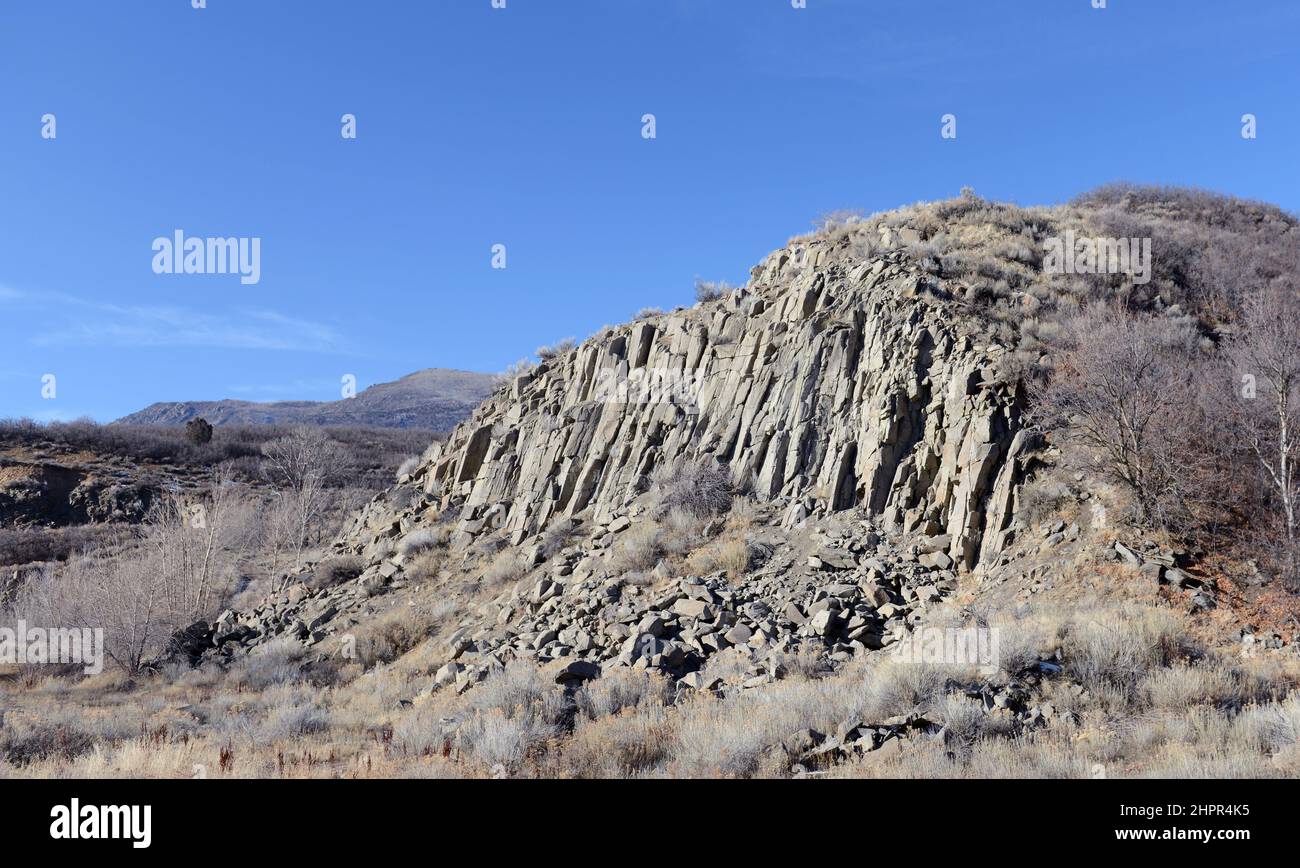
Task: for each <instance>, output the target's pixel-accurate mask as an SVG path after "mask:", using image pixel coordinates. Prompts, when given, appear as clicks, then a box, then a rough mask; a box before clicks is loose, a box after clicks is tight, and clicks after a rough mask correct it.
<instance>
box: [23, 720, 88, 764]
mask: <svg viewBox="0 0 1300 868" xmlns="http://www.w3.org/2000/svg"><path fill="white" fill-rule="evenodd" d="M94 746H95V740H94V739H93V738H92V737H91V736H90V735H89V734H88V733H86V732H83V731H81V730H80V729H76V728H75V727H71V726H67V725H64V724H58V725H56V726H51V727H40V728H38V729H35V730H33V731H32V732H29V733H27V734H25V735H6V736H5V739H4V741H3V742H0V753H3V754H4V758H5V761H6V762H8V763H9V764H10V765H14V766H25V765H28V764H30V763H33V762H40V761H44V760H48V759H60V760H63V761H64V762H71V761H72V760H74V759H76V758H77V757H79V756H81V755H82V754H84V753H87V752H88V751H90V750H92V749H93V748H94Z"/></svg>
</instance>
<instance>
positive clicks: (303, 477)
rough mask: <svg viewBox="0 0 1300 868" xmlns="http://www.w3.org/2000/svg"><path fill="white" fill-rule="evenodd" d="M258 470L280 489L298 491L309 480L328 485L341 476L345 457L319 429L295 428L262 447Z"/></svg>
mask: <svg viewBox="0 0 1300 868" xmlns="http://www.w3.org/2000/svg"><path fill="white" fill-rule="evenodd" d="M262 455H263V456H264V460H263V462H262V470H263V473H264V474H265V475H266V477H267V479H269V480H270V481H271V482H272V483H273V484H275V485H276V486H278V487H280V488H290V489H293V490H294V491H301V490H302V489H303V487H304V486H306V485H308V484H314V483H309V481H310V480H312V479H315V480H318V481H319V483H320V484H322V485H324V484H328V483H330V482H333V481H334V480H336V479H338V478H339V476H340V475H342V473H343V471H344V469H345V468H346V467H347V464H348V455H347V452H345V451H344V449H343V448H342V447H341V446H339V444H338V443H336V442H335V441H334V440H333V439H332V438H331V437H330V436H329V435H328V434H326V433H325V432H324V431H322V430H320V429H319V428H308V427H300V428H295V429H293V430H292V431H290V432H289V433H288V434H286V435H285V436H283V437H277V438H276V439H275V440H272V441H270V442H269V443H265V444H263V446H262Z"/></svg>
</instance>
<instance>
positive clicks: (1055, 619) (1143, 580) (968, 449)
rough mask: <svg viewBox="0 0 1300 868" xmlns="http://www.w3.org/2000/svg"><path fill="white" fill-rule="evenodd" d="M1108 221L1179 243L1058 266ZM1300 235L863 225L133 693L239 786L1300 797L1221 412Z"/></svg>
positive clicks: (568, 372) (1296, 658)
mask: <svg viewBox="0 0 1300 868" xmlns="http://www.w3.org/2000/svg"><path fill="white" fill-rule="evenodd" d="M1067 233H1077V234H1079V235H1089V234H1091V235H1097V236H1104V235H1117V236H1120V237H1124V238H1138V239H1141V238H1146V239H1149V240H1151V241H1152V242H1153V243H1152V245H1151V248H1152V249H1153V250H1154V251H1155V255H1154V256H1153V258H1152V260H1151V261H1150V262H1149V263H1146V265H1149V270H1147V271H1146V272H1145V273H1144V274H1143V275H1142V276H1141V277H1140V278H1138V277H1137V276H1136V275H1135V274H1132V273H1124V272H1106V271H1102V272H1100V273H1095V272H1094V273H1084V272H1076V273H1071V274H1065V275H1062V274H1056V273H1052V272H1051V270H1050V269H1048V268H1046V267H1045V264H1044V263H1045V260H1044V257H1043V250H1044V249H1045V247H1046V246H1049V243H1050V241H1051V239H1054V238H1058V237H1061V236H1064V235H1066V234H1067ZM1298 233H1300V224H1298V223H1297V221H1296V219H1295V218H1294V217H1293V216H1291V215H1289V214H1286V213H1284V212H1281V211H1279V210H1278V209H1275V208H1272V207H1271V206H1266V205H1261V204H1259V203H1250V202H1238V201H1236V200H1231V199H1227V198H1224V197H1216V196H1212V195H1210V194H1204V193H1200V192H1196V191H1183V190H1161V189H1154V188H1107V189H1103V190H1100V191H1097V192H1095V193H1093V194H1090V195H1089V196H1087V197H1083V198H1081V199H1079V200H1077V201H1075V202H1072V203H1070V204H1067V205H1061V206H1055V207H1050V208H1046V207H1044V208H1019V207H1016V206H1013V205H1006V204H1000V203H994V202H988V201H985V200H982V199H979V198H978V197H975V196H974V195H973V194H970V193H966V194H964V195H963V196H961V197H960V198H957V199H952V200H947V201H943V202H935V203H922V204H918V205H916V206H912V207H909V208H902V209H899V210H896V211H892V212H888V213H884V214H878V215H872V216H870V217H863V218H854V219H851V220H842V221H836V222H832V223H830V224H829V225H826V226H824V227H823V228H821V229H820V230H819V231H817V232H815V233H812V234H810V235H806V236H802V237H799V238H795V239H792V240H791V241H790V242H788V243H787V244H786V245H785V246H783V247H782V248H780V249H778V250H776V251H775V252H773V253H772V254H770V255H769V256H768V257H766V258H765V259H764V260H763V261H762V262H760V263H759V264H758V265H757V266H755V267H754V268H753V269H752V271H751V273H750V279H749V281H748V282H747V284H746V285H745V286H743V287H740V288H738V289H736V290H734V291H732V292H729V293H726V294H724V295H722V296H720V297H717V298H705V299H702V300H701V301H700V303H699V304H697V305H695V306H693V307H691V308H679V309H677V310H674V311H671V312H667V313H654V312H651V313H648V314H647V315H645V316H642V317H640V318H638V319H637V321H635V322H631V323H627V324H624V325H620V326H616V327H612V328H606V329H603V330H602V331H601V332H600V333H598V334H595V335H593V336H591V337H590V338H588V339H587V340H585V341H583V342H581V343H580V344H578V345H577V346H575V347H572V348H566V349H564V350H563V351H560V352H558V353H556V354H554V355H548V357H546V358H544V360H543V361H541V362H540V363H539V364H537V365H536V366H533V367H532V368H531V369H528V370H525V371H522V372H519V373H518V374H517V375H516V376H514V377H513V378H512V379H511V380H510V381H508V382H502V383H501V384H500V386H499V387H498V388H497V389H496V391H494V392H493V393H492V394H491V395H489V396H488V397H487V398H486V399H485V400H484V401H483V402H482V403H481V404H480V405H479V406H478V407H477V408H476V409H475V410H474V411H473V412H472V414H470V415H469V416H468V418H466V419H465V420H464V421H463V422H461V423H460V424H459V425H458V426H456V428H455V429H454V430H453V431H452V432H451V433H450V435H449V436H448V437H447V438H446V439H445V440H443V441H439V442H435V443H433V444H431V445H429V446H428V448H427V449H425V450H424V452H423V454H422V455H421V456H420V457H418V458H414V459H412V460H409V461H407V462H404V463H403V464H402V465H401V467H400V469H399V470H398V472H397V480H396V484H395V485H393V486H391V487H389V488H387V490H385V491H383V492H382V493H379V494H377V495H375V496H374V497H372V498H371V499H370V500H369V502H368V503H367V504H366V505H364V506H363V507H361V508H360V509H357V510H355V511H354V512H352V513H351V514H350V518H349V519H348V520H346V522H345V523H344V524H343V526H342V530H341V531H340V532H339V533H338V534H337V536H335V537H334V538H333V539H331V540H327V541H325V542H324V543H323V544H322V545H320V546H319V547H318V548H316V549H313V550H311V551H309V552H307V553H306V554H304V555H303V557H301V558H300V559H298V560H295V561H294V565H293V566H291V567H286V568H283V569H276V570H274V571H271V572H269V573H268V574H267V576H266V580H264V581H262V582H260V583H257V584H242V583H241V584H240V585H239V586H238V591H231V592H228V593H226V594H225V595H224V596H223V597H222V598H221V604H220V605H217V606H213V607H211V608H210V610H209V611H207V612H204V613H203V614H202V615H201V617H199V618H197V619H192V620H191V621H190V622H184V623H181V622H175V621H173V622H172V623H171V626H172V627H179V628H183V629H177V630H175V631H174V632H173V633H172V634H171V635H170V636H169V637H168V639H167V641H162V640H161V637H160V639H159V641H156V642H155V643H154V645H153V648H152V650H153V651H154V652H155V656H152V657H150V658H149V659H147V660H144V661H143V662H142V663H141V665H139V666H137V667H136V668H135V669H134V670H132V671H131V673H130V674H131V675H132V676H133V677H140V678H141V679H142V682H141V683H142V684H149V683H155V682H151V681H150V680H149V679H150V678H153V679H156V683H161V684H162V685H165V686H166V689H169V690H173V691H175V692H174V693H173V694H172V696H173V697H174V698H177V699H179V698H180V697H181V696H182V694H185V691H186V689H187V688H186V687H185V686H184V685H187V684H200V685H202V689H201V690H196V691H195V692H194V693H195V696H197V697H198V698H197V699H195V700H194V701H193V703H192V704H189V705H185V706H183V708H184V709H185V710H186V711H185V714H186V715H187V717H185V718H184V719H183V720H182V721H181V722H179V723H174V722H173V723H169V725H171V726H174V728H175V729H176V730H177V731H183V732H184V738H185V741H184V743H183V746H182V745H181V743H180V742H179V741H178V742H176V743H175V744H174V745H173V746H172V747H173V749H174V750H176V751H179V752H183V753H184V755H185V760H184V761H185V762H190V761H200V760H198V759H191V758H197V757H200V756H202V757H207V756H208V755H209V754H211V755H214V756H215V755H217V754H220V756H222V757H225V758H224V759H220V764H221V765H220V767H221V769H222V771H223V773H225V772H226V771H227V770H228V769H229V770H231V773H234V774H248V775H259V776H260V775H268V776H274V775H277V774H279V775H283V774H329V775H344V774H358V775H393V774H399V773H400V774H428V775H437V776H442V775H449V776H466V777H476V776H496V777H505V776H535V777H641V776H646V777H658V776H671V777H689V776H724V777H751V776H793V777H805V776H811V775H833V776H855V777H888V776H924V777H939V776H971V777H986V776H1066V777H1098V776H1116V777H1119V776H1126V775H1134V776H1141V775H1157V776H1161V775H1164V776H1222V777H1230V776H1273V775H1300V736H1298V735H1297V733H1300V726H1298V725H1297V723H1298V722H1300V697H1297V695H1296V694H1295V686H1296V684H1297V683H1300V655H1297V649H1300V635H1298V633H1300V630H1298V629H1297V626H1296V622H1295V619H1294V616H1293V613H1294V611H1295V599H1296V597H1295V594H1294V586H1292V585H1288V572H1287V570H1288V565H1289V564H1288V560H1287V558H1285V557H1283V556H1282V553H1285V552H1286V551H1287V546H1288V545H1289V542H1288V539H1287V537H1285V536H1284V535H1283V536H1279V535H1278V534H1279V532H1280V531H1279V526H1278V524H1277V523H1276V521H1275V520H1274V518H1273V516H1274V515H1275V513H1276V509H1277V499H1278V498H1277V497H1276V496H1274V495H1272V494H1271V493H1270V491H1269V490H1268V488H1267V485H1261V483H1260V480H1261V474H1260V473H1259V472H1258V467H1257V465H1256V464H1255V463H1253V462H1255V461H1257V458H1256V457H1255V456H1253V455H1252V454H1251V453H1250V452H1249V450H1244V449H1241V448H1239V447H1237V446H1234V444H1241V443H1243V442H1246V441H1245V440H1244V439H1243V438H1242V437H1241V436H1240V435H1237V436H1234V435H1233V434H1232V432H1234V431H1241V430H1245V429H1243V428H1236V427H1234V426H1238V425H1244V424H1247V423H1250V424H1253V423H1254V422H1258V421H1259V420H1258V419H1257V418H1256V417H1255V416H1250V415H1249V414H1248V412H1247V410H1245V409H1242V407H1240V406H1237V405H1238V404H1239V402H1235V401H1234V399H1233V397H1232V394H1231V392H1224V391H1221V390H1220V385H1219V384H1220V381H1221V380H1223V378H1224V375H1225V372H1227V373H1229V374H1234V375H1235V368H1233V367H1232V366H1231V365H1229V364H1228V361H1229V360H1231V359H1233V358H1237V356H1236V355H1234V354H1236V353H1239V352H1241V351H1243V350H1244V349H1249V348H1251V347H1252V346H1254V345H1253V344H1251V343H1250V342H1249V341H1250V340H1251V335H1252V333H1253V332H1252V328H1244V327H1243V324H1249V323H1252V322H1258V320H1254V319H1252V317H1255V316H1257V314H1256V313H1253V312H1252V311H1255V310H1256V309H1257V307H1258V305H1259V302H1260V300H1261V299H1263V300H1265V301H1267V302H1268V305H1269V306H1268V307H1267V310H1268V311H1270V315H1271V316H1273V317H1274V319H1276V320H1278V321H1279V322H1281V323H1283V324H1289V323H1292V321H1293V318H1295V321H1296V322H1300V310H1292V309H1291V308H1288V307H1286V306H1285V304H1283V305H1281V306H1278V304H1277V303H1276V302H1277V301H1278V299H1282V300H1285V299H1286V298H1288V297H1291V296H1293V295H1294V290H1293V283H1292V281H1293V280H1294V275H1295V273H1296V269H1295V268H1294V267H1293V263H1294V258H1295V256H1296V252H1297V251H1298V250H1300V245H1297V244H1296V243H1295V242H1296V240H1297V238H1298V237H1300V235H1298ZM1099 310H1100V311H1104V312H1105V313H1104V316H1103V315H1102V314H1098V313H1097V311H1099ZM1254 330H1255V331H1258V329H1254ZM1280 333H1281V334H1282V335H1283V336H1285V335H1286V334H1287V327H1284V328H1282V329H1281V331H1280ZM1090 341H1091V342H1092V343H1091V344H1090V343H1089V342H1090ZM1094 345H1095V346H1094ZM1287 346H1289V345H1285V344H1284V348H1285V347H1287ZM1126 352H1127V353H1130V354H1131V355H1124V353H1126ZM1089 353H1093V354H1094V355H1092V356H1090V355H1089ZM1097 353H1102V354H1103V355H1096V354H1097ZM1105 353H1109V354H1110V355H1104V354H1105ZM1284 355H1285V354H1284ZM1132 358H1138V359H1139V360H1141V362H1142V364H1140V365H1139V364H1135V363H1133V362H1132V361H1131V359H1132ZM1148 371H1149V372H1151V376H1150V377H1149V378H1146V379H1144V378H1143V376H1135V374H1142V375H1145V373H1146V372H1148ZM1097 372H1100V373H1101V374H1103V375H1106V376H1108V377H1109V379H1106V380H1105V381H1104V382H1103V384H1102V385H1103V387H1104V388H1102V389H1101V390H1100V392H1101V393H1102V397H1103V398H1104V397H1105V395H1106V394H1107V393H1113V392H1116V391H1118V392H1120V393H1122V394H1121V398H1122V399H1123V401H1122V404H1121V406H1120V410H1119V412H1116V413H1114V414H1112V415H1114V416H1115V417H1116V418H1114V419H1110V418H1107V417H1106V415H1105V412H1104V411H1106V410H1109V409H1110V408H1109V407H1108V406H1107V405H1104V404H1102V405H1100V407H1101V411H1100V412H1099V411H1098V405H1097V404H1096V403H1095V400H1096V396H1095V395H1094V393H1093V392H1090V391H1089V388H1090V381H1089V380H1088V377H1089V376H1090V375H1093V374H1096V373H1097ZM1198 378H1199V379H1198ZM1231 379H1232V378H1231V377H1229V378H1228V381H1231ZM1260 380H1261V382H1262V383H1264V384H1265V386H1264V387H1266V386H1267V380H1266V377H1264V376H1261V378H1260ZM1067 387H1068V388H1067ZM1262 388H1263V387H1262ZM1063 389H1064V390H1066V396H1065V398H1064V399H1063V398H1062V397H1061V395H1060V394H1058V392H1059V391H1060V390H1063ZM1054 390H1057V391H1054ZM1066 399H1068V400H1066ZM1085 399H1086V400H1085ZM1089 400H1093V401H1094V403H1091V404H1090V403H1089ZM1243 406H1246V407H1249V408H1251V409H1252V410H1253V408H1254V407H1255V406H1257V405H1243ZM1258 406H1263V404H1262V402H1261V404H1260V405H1258ZM1133 407H1136V408H1137V409H1138V411H1139V413H1138V415H1139V416H1141V419H1142V422H1141V426H1142V427H1141V430H1140V431H1137V432H1136V434H1137V435H1140V436H1135V437H1132V438H1128V440H1126V442H1129V441H1131V442H1133V443H1135V444H1136V445H1135V446H1133V447H1132V448H1131V449H1128V450H1126V451H1123V452H1122V453H1121V454H1119V455H1118V457H1116V456H1115V455H1114V454H1112V453H1109V452H1107V451H1106V450H1105V449H1104V448H1098V447H1097V440H1096V439H1095V438H1094V439H1093V440H1089V439H1088V436H1090V435H1091V434H1092V433H1093V431H1094V429H1091V428H1089V427H1088V426H1089V424H1091V422H1090V420H1097V424H1098V425H1101V426H1102V427H1101V428H1099V429H1095V430H1097V431H1099V432H1100V436H1102V438H1103V445H1104V444H1105V442H1109V435H1110V431H1111V428H1109V427H1106V426H1107V425H1114V426H1118V428H1117V430H1118V431H1119V432H1120V434H1121V435H1126V436H1127V435H1128V434H1133V433H1134V432H1133V431H1131V430H1130V429H1126V428H1124V427H1123V426H1124V425H1125V424H1128V422H1127V420H1128V419H1129V417H1130V416H1132V415H1133V413H1131V412H1129V411H1130V410H1131V408H1133ZM1152 408H1154V410H1155V411H1156V412H1154V413H1152V414H1151V415H1150V417H1148V416H1146V415H1142V414H1143V413H1146V412H1148V411H1149V410H1151V409H1152ZM1216 414H1218V415H1216ZM1162 426H1164V427H1162ZM1275 441H1276V438H1274V439H1273V440H1270V441H1268V442H1275ZM1202 459H1205V460H1202ZM1211 459H1212V460H1211ZM1124 462H1127V464H1125V463H1124ZM1131 468H1136V470H1137V471H1138V472H1136V473H1130V472H1129V470H1130V469H1131ZM1225 468H1226V470H1225ZM1189 491H1190V492H1192V494H1189ZM1193 495H1194V496H1193ZM1225 507H1229V508H1225ZM1284 531H1285V528H1282V529H1281V532H1284ZM1261 540H1269V542H1267V543H1264V544H1261ZM277 563H282V562H277ZM56 578H57V577H56ZM52 586H53V584H52ZM150 673H152V675H151V674H150ZM137 689H140V690H145V689H148V688H143V687H142V688H137ZM186 697H187V701H188V694H186ZM230 697H238V701H237V703H236V702H235V700H232V699H231V698H230ZM32 701H34V700H32ZM60 701H62V699H60ZM232 705H237V710H234V711H232V710H231V708H232ZM230 713H238V714H239V715H241V717H240V718H239V722H238V723H237V724H235V723H231V722H230V721H228V720H227V719H226V715H227V714H230ZM191 717H192V718H193V720H191V719H190V718H191ZM218 719H221V720H222V723H221V724H220V725H218V724H216V723H215V721H216V720H218ZM209 721H214V722H212V723H210V722H209ZM161 723H162V721H159V720H153V721H150V722H148V724H147V726H149V727H154V726H158V725H160V724H161ZM236 726H237V727H238V728H239V731H241V732H243V731H247V732H250V733H255V735H254V736H252V737H250V738H249V739H247V742H248V745H247V747H246V746H245V743H244V742H243V741H241V742H239V744H238V747H237V748H231V747H230V746H229V745H230V740H229V733H230V732H231V731H232V728H233V727H236ZM92 741H93V740H92ZM261 745H270V746H271V747H265V748H263V747H261ZM285 745H288V749H287V750H285V748H284V746H285ZM231 750H234V751H235V753H232V754H230V756H227V754H226V753H225V752H226V751H231ZM277 750H278V751H279V753H278V754H277ZM286 753H287V754H288V759H286ZM152 755H153V754H152V753H151V754H150V756H152ZM106 756H108V754H107V753H106V752H102V751H98V750H96V751H94V752H93V753H92V752H89V750H88V752H87V753H85V754H84V755H80V756H78V757H75V758H73V759H71V760H68V761H67V762H65V763H62V764H60V763H58V762H56V761H53V760H50V761H48V762H46V765H45V766H43V767H42V768H43V770H44V771H45V772H46V773H50V772H52V771H56V770H57V771H58V772H60V773H71V774H77V773H83V774H87V773H89V774H93V773H96V772H101V773H102V772H104V770H105V768H106V765H105V764H106V763H108V762H110V761H111V760H110V759H106V758H105V757H106ZM325 756H328V757H329V760H328V761H324V760H319V758H320V757H325ZM304 757H305V759H304ZM312 757H315V758H317V759H316V760H313V759H311V758H312ZM138 762H140V763H141V767H140V768H134V769H133V771H134V772H136V773H146V774H152V773H156V772H158V769H157V768H155V766H153V765H150V763H152V762H153V761H152V760H149V759H141V760H138ZM286 762H287V763H288V764H289V766H291V767H293V770H292V771H290V772H286V771H285V764H286ZM302 762H305V763H306V765H305V766H303V765H297V766H295V765H294V764H295V763H302ZM314 762H320V763H321V764H322V765H321V766H320V767H317V766H315V765H313V763H314Z"/></svg>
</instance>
